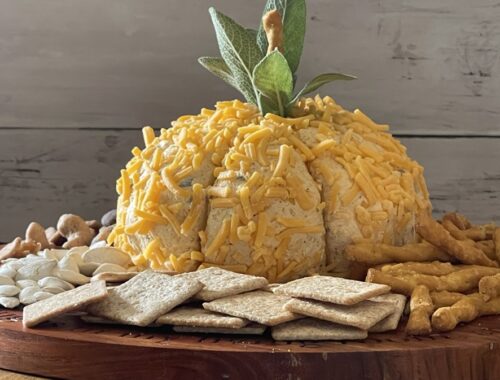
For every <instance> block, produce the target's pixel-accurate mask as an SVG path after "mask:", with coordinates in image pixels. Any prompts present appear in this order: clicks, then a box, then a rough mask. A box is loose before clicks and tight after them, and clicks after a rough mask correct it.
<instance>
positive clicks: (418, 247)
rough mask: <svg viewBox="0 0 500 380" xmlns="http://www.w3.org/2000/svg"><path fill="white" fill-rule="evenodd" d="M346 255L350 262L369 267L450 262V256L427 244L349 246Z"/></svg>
mask: <svg viewBox="0 0 500 380" xmlns="http://www.w3.org/2000/svg"><path fill="white" fill-rule="evenodd" d="M346 254H347V257H348V259H349V260H352V261H356V262H359V263H363V264H367V265H379V264H386V263H394V262H396V263H398V262H399V263H401V262H406V261H434V260H440V261H450V256H449V255H447V254H446V253H444V252H443V251H442V250H441V249H439V248H437V247H435V246H433V245H432V244H428V243H426V242H423V243H415V244H406V245H403V246H401V247H395V246H393V245H389V244H381V243H358V244H352V245H349V246H347V248H346Z"/></svg>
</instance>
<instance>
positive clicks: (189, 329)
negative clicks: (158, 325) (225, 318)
mask: <svg viewBox="0 0 500 380" xmlns="http://www.w3.org/2000/svg"><path fill="white" fill-rule="evenodd" d="M173 330H174V331H175V332H179V333H201V334H240V335H262V334H263V333H264V331H266V326H263V325H259V324H257V323H252V324H250V325H247V326H245V327H241V328H238V329H228V328H222V327H193V326H174V327H173Z"/></svg>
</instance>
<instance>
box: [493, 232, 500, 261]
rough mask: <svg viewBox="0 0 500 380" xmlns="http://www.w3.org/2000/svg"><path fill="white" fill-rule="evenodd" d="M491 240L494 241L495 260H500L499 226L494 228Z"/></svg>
mask: <svg viewBox="0 0 500 380" xmlns="http://www.w3.org/2000/svg"><path fill="white" fill-rule="evenodd" d="M493 242H494V243H495V255H496V257H497V260H498V261H500V227H497V228H496V229H495V233H494V234H493Z"/></svg>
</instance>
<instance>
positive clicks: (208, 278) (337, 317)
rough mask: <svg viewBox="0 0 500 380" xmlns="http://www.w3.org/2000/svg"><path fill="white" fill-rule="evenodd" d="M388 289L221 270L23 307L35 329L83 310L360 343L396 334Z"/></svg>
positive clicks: (132, 320)
mask: <svg viewBox="0 0 500 380" xmlns="http://www.w3.org/2000/svg"><path fill="white" fill-rule="evenodd" d="M389 290H390V288H389V287H388V286H386V285H379V284H368V283H364V282H360V281H354V280H345V279H340V278H333V277H326V276H313V277H307V278H303V279H300V280H296V281H292V282H290V283H287V284H283V285H269V284H268V282H267V280H266V279H265V278H263V277H256V276H251V275H246V274H239V273H233V272H229V271H226V270H224V269H220V268H215V267H213V268H207V269H203V270H200V271H196V272H191V273H184V274H179V275H169V274H166V273H159V272H154V271H150V270H148V271H144V272H141V273H139V274H138V275H137V276H135V277H134V278H132V279H130V280H128V281H127V282H125V283H123V284H121V285H119V286H116V287H108V288H107V287H106V285H105V282H104V281H95V282H93V283H91V284H87V285H84V286H81V287H79V288H77V289H74V290H72V291H68V292H65V293H61V294H58V295H56V296H54V297H52V298H50V299H47V300H44V301H40V302H37V303H35V304H32V305H29V306H27V307H25V308H24V316H23V322H24V324H25V326H27V327H32V326H35V325H37V324H38V323H41V322H43V321H46V320H48V319H50V318H53V317H54V316H57V315H60V314H63V313H67V312H69V311H75V310H85V311H86V312H87V313H88V315H85V316H83V317H82V318H83V319H84V320H86V321H87V322H98V323H120V324H126V325H135V326H159V325H169V326H172V328H173V330H174V331H176V332H188V333H191V332H193V333H221V334H245V335H246V334H262V333H264V331H265V330H266V329H267V327H271V329H272V330H271V334H272V336H273V338H274V339H275V340H350V339H364V338H366V337H367V334H368V332H370V331H374V332H381V331H387V330H392V329H395V328H396V327H397V325H398V322H399V319H400V317H401V314H402V312H403V309H404V307H405V297H404V296H401V295H396V294H389Z"/></svg>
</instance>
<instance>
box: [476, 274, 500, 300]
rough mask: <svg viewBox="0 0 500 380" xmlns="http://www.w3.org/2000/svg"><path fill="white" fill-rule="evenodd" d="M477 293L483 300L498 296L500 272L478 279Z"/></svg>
mask: <svg viewBox="0 0 500 380" xmlns="http://www.w3.org/2000/svg"><path fill="white" fill-rule="evenodd" d="M479 293H481V294H482V295H483V299H484V300H485V301H489V300H490V299H492V298H497V297H499V296H500V273H498V274H496V275H494V276H485V277H483V278H482V279H481V280H480V281H479Z"/></svg>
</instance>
